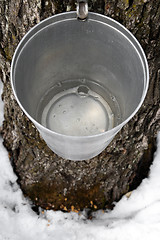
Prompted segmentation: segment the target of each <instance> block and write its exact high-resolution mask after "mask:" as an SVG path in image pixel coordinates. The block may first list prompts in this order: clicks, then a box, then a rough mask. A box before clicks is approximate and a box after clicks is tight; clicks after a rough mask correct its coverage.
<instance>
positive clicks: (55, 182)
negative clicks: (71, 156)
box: [0, 0, 160, 211]
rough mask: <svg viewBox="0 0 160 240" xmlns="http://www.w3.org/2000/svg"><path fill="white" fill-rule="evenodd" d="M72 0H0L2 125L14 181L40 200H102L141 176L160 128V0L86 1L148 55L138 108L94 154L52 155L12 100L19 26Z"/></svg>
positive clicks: (63, 204)
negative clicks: (146, 87)
mask: <svg viewBox="0 0 160 240" xmlns="http://www.w3.org/2000/svg"><path fill="white" fill-rule="evenodd" d="M74 2H75V1H72V0H71V1H70V0H68V1H67V0H65V1H60V0H55V1H52V0H17V1H14V0H1V1H0V13H1V14H0V77H1V79H2V82H3V84H4V89H3V95H2V98H3V101H4V104H5V105H4V122H3V126H2V129H1V133H2V136H3V139H4V145H5V147H6V148H7V150H8V151H9V156H10V159H11V161H12V164H13V167H14V170H15V172H16V174H17V175H18V179H19V180H18V181H19V184H20V186H21V188H22V190H23V192H24V194H25V195H26V196H28V197H29V198H30V199H31V200H32V201H33V202H34V203H35V204H36V205H38V206H41V207H43V208H47V209H48V208H50V209H55V210H57V209H61V210H64V211H67V210H70V209H71V210H76V211H77V210H82V209H83V208H91V209H95V210H96V209H102V208H108V207H110V206H111V204H112V203H113V202H114V201H118V200H119V199H120V198H121V197H122V195H123V194H125V193H127V192H128V191H130V190H132V189H133V188H135V187H137V185H138V184H139V183H140V182H141V180H142V179H143V177H146V176H147V172H148V169H149V166H150V164H151V162H152V156H153V152H154V150H155V146H156V145H155V139H156V135H157V132H158V131H159V130H160V90H159V89H160V57H159V56H160V40H159V39H160V0H153V1H149V0H140V1H138V0H132V1H131V0H106V1H103V0H98V1H91V0H90V1H88V2H89V10H90V11H94V12H98V13H101V14H106V15H107V16H109V17H112V18H114V19H116V20H117V21H119V22H120V23H122V24H123V25H124V26H126V27H127V28H128V29H129V30H130V31H131V32H132V33H133V34H134V35H135V36H136V38H137V39H138V40H139V42H140V43H141V45H142V47H143V49H144V51H145V53H146V56H147V59H148V63H149V70H150V85H149V90H148V94H147V97H146V99H145V101H144V104H143V105H142V107H141V108H140V110H139V112H138V113H137V114H136V115H135V116H134V117H133V119H132V120H130V121H129V123H128V124H126V125H125V126H124V127H123V129H122V130H121V131H120V133H119V134H118V135H117V136H116V137H115V138H114V140H113V141H112V142H111V144H110V145H109V146H108V147H107V148H106V149H105V150H104V151H103V152H102V153H101V154H100V155H98V156H97V157H95V158H93V159H90V160H87V161H77V162H74V161H69V160H64V159H62V158H60V157H58V156H57V155H56V154H55V153H53V152H52V151H51V150H50V149H49V148H48V147H47V146H46V144H45V142H44V141H43V139H41V137H40V136H39V133H38V131H37V130H36V128H35V126H34V125H33V124H32V122H30V121H29V120H28V118H27V117H26V116H25V114H24V113H23V112H22V111H21V109H20V108H19V106H18V105H17V103H16V101H15V98H14V95H13V93H12V90H11V85H10V64H11V59H12V56H13V53H14V51H15V48H16V46H17V45H18V43H19V41H20V40H21V39H22V37H23V36H24V35H25V33H26V32H27V31H28V30H29V29H30V28H31V27H33V26H34V25H35V24H37V23H38V22H39V21H40V20H43V19H45V18H47V17H48V16H52V15H53V14H55V13H59V12H64V11H70V10H75V3H74Z"/></svg>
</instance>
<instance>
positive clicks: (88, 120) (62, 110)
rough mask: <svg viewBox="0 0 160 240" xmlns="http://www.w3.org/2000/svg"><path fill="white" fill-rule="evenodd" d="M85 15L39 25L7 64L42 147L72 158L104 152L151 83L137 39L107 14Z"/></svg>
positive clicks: (64, 15)
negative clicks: (39, 137)
mask: <svg viewBox="0 0 160 240" xmlns="http://www.w3.org/2000/svg"><path fill="white" fill-rule="evenodd" d="M86 14H87V18H86V16H85V17H84V18H85V20H84V21H82V20H79V19H77V13H76V12H67V13H62V14H58V15H55V16H52V17H50V18H48V19H46V20H44V21H42V22H40V23H39V24H38V25H36V26H35V27H34V28H32V29H31V30H30V31H29V32H28V33H27V34H26V35H25V37H24V38H23V39H22V40H21V42H20V43H19V45H18V47H17V49H16V51H15V54H14V57H13V60H12V66H11V84H12V88H13V91H14V94H15V97H16V99H17V102H18V103H19V105H20V107H21V108H22V110H23V111H24V112H25V114H26V115H27V116H28V118H29V119H30V120H31V121H32V122H33V123H34V124H35V126H36V127H37V129H38V130H39V132H40V134H41V136H42V137H43V139H44V140H45V142H46V143H47V145H48V146H49V147H50V148H51V149H52V150H53V151H54V152H55V153H57V154H58V155H59V156H61V157H63V158H65V159H70V160H85V159H90V158H92V157H94V156H96V155H98V154H99V153H100V152H102V151H103V150H104V149H105V148H106V146H107V145H108V144H109V143H110V142H111V140H112V139H113V137H114V136H115V135H116V133H117V132H119V131H120V129H121V128H122V127H123V126H124V125H125V124H126V123H127V122H128V121H129V120H130V119H131V118H132V117H133V116H134V115H135V113H136V112H137V111H138V109H139V108H140V107H141V105H142V103H143V101H144V98H145V96H146V92H147V89H148V83H149V72H148V64H147V60H146V57H145V54H144V52H143V50H142V47H141V46H140V44H139V43H138V41H137V40H136V39H135V37H134V36H133V35H132V34H131V33H130V32H129V31H128V30H127V29H126V28H125V27H123V26H122V25H121V24H119V23H118V22H116V21H115V20H113V19H111V18H109V17H106V16H103V15H100V14H96V13H91V12H89V13H88V12H87V13H86ZM79 18H81V15H80V17H79Z"/></svg>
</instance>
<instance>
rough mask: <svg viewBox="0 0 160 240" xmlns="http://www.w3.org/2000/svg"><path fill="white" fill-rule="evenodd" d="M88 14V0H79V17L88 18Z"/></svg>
mask: <svg viewBox="0 0 160 240" xmlns="http://www.w3.org/2000/svg"><path fill="white" fill-rule="evenodd" d="M87 16H88V3H87V1H86V0H77V18H78V19H80V20H86V19H87Z"/></svg>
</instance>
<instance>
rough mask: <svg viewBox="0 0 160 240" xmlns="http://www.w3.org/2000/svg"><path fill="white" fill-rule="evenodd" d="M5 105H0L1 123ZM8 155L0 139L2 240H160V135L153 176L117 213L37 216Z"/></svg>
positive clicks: (0, 231)
mask: <svg viewBox="0 0 160 240" xmlns="http://www.w3.org/2000/svg"><path fill="white" fill-rule="evenodd" d="M2 116H3V105H2V102H1V104H0V124H1V123H2ZM16 180H17V177H16V175H15V174H14V172H13V170H12V166H11V164H10V161H9V158H8V153H7V151H6V149H5V148H4V147H3V145H2V138H0V240H82V239H83V240H132V239H133V240H141V239H145V240H153V239H154V240H159V239H160V134H159V135H158V149H157V152H156V153H155V158H154V162H153V165H152V166H151V170H150V175H149V177H148V178H147V179H144V180H143V182H142V183H141V185H140V186H139V187H138V188H137V189H136V190H135V191H133V192H132V194H131V196H130V197H129V198H127V197H126V196H124V197H123V198H122V199H121V200H120V201H119V202H118V203H117V204H116V206H115V208H114V210H112V211H108V212H105V213H104V212H103V211H98V212H96V213H95V216H94V218H93V219H92V220H86V218H85V214H84V213H81V215H78V214H77V213H73V212H72V213H62V212H61V211H57V212H54V211H51V210H48V211H42V210H41V209H40V215H37V214H36V213H35V212H33V211H32V209H31V204H30V202H29V201H28V200H27V199H25V198H24V196H23V194H22V192H21V190H20V188H19V186H18V185H17V183H16Z"/></svg>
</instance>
